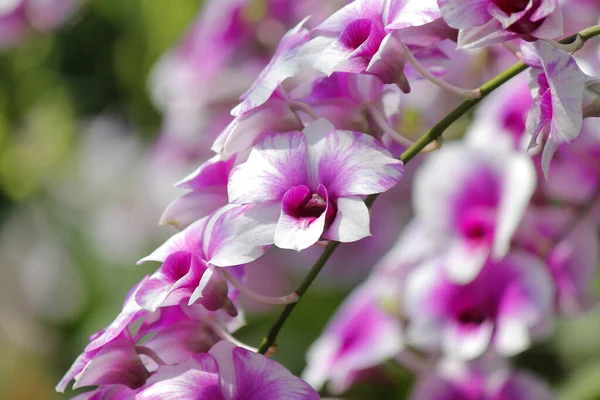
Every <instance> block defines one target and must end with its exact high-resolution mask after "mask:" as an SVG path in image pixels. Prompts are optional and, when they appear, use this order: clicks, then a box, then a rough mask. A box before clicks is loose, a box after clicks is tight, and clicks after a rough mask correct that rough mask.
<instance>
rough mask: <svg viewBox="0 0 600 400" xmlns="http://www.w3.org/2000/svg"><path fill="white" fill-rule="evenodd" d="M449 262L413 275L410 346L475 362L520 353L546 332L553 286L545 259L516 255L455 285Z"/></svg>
mask: <svg viewBox="0 0 600 400" xmlns="http://www.w3.org/2000/svg"><path fill="white" fill-rule="evenodd" d="M444 262H445V261H444V259H438V260H433V261H431V262H428V263H427V264H426V265H423V266H422V267H420V268H418V269H415V270H414V271H413V272H412V273H411V274H410V275H409V277H408V282H407V292H406V299H405V302H406V313H407V315H408V316H409V318H410V323H409V325H408V328H407V340H408V341H409V343H411V344H414V345H415V346H417V347H419V348H422V349H426V350H441V351H442V352H444V354H446V355H448V356H450V357H453V358H459V359H467V360H470V359H475V358H478V357H480V356H481V355H483V354H484V353H485V352H486V351H487V350H488V349H493V350H494V351H495V352H496V353H498V354H500V355H502V356H511V355H514V354H517V353H519V352H521V351H523V350H525V349H527V348H528V347H529V346H530V344H531V341H532V339H533V338H535V337H539V336H540V335H543V334H545V333H546V329H547V326H548V323H549V321H550V318H551V317H552V300H553V296H554V286H553V283H552V279H551V277H550V274H549V273H548V271H547V269H546V267H545V265H544V263H543V261H542V260H540V259H538V258H536V257H534V256H531V255H529V254H526V253H523V252H517V251H513V252H511V253H509V254H508V255H507V256H506V257H505V258H504V259H502V260H500V261H497V262H492V261H488V262H487V263H486V265H485V266H484V268H483V269H482V270H481V272H480V273H479V274H478V275H477V277H476V278H475V279H474V280H473V281H472V282H470V283H467V284H459V283H455V282H453V281H452V280H451V278H450V277H449V276H448V274H447V272H446V271H447V269H446V268H444Z"/></svg>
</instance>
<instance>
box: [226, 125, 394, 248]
mask: <svg viewBox="0 0 600 400" xmlns="http://www.w3.org/2000/svg"><path fill="white" fill-rule="evenodd" d="M402 172H403V164H402V162H401V161H398V160H396V159H394V158H392V157H391V155H390V154H389V153H388V152H387V150H385V149H384V148H383V147H382V146H381V145H380V144H379V143H377V141H376V140H375V139H374V138H372V137H370V136H368V135H365V134H363V133H359V132H350V131H341V130H336V129H335V127H334V126H333V125H332V124H331V123H330V122H328V121H326V120H324V119H321V120H318V121H315V122H314V123H312V124H310V125H308V126H307V127H306V128H305V129H304V131H303V132H288V133H280V134H274V135H271V136H269V137H267V138H265V139H264V140H263V141H262V142H261V143H259V144H258V145H257V146H256V147H254V149H253V150H252V151H251V152H250V155H249V156H248V160H247V161H246V162H245V163H243V164H240V165H238V166H237V167H235V168H234V169H233V171H232V172H231V176H230V178H229V185H228V192H229V201H230V202H231V203H234V204H247V205H250V204H253V205H254V206H255V207H257V208H259V209H260V210H261V213H262V214H263V215H265V216H267V218H268V221H265V222H264V223H265V225H264V226H265V227H266V226H267V224H271V225H270V226H272V228H273V229H272V230H271V234H272V237H271V240H270V243H275V245H276V246H277V247H281V248H284V249H294V250H298V251H300V250H303V249H306V248H308V247H310V246H311V245H313V244H315V243H316V242H317V241H319V240H320V239H321V238H323V239H329V240H337V241H341V242H353V241H356V240H359V239H362V238H364V237H366V236H369V235H370V230H369V210H368V209H367V206H366V205H365V203H364V201H363V198H362V197H361V196H365V195H369V194H374V193H381V192H384V191H386V190H388V189H390V188H391V187H393V186H394V185H395V184H396V183H397V182H398V180H400V178H401V177H402Z"/></svg>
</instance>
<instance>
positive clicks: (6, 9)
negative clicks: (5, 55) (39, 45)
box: [0, 0, 79, 49]
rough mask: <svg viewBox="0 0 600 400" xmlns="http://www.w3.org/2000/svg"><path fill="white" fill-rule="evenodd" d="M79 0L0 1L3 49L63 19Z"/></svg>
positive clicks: (72, 10) (1, 45) (75, 6)
mask: <svg viewBox="0 0 600 400" xmlns="http://www.w3.org/2000/svg"><path fill="white" fill-rule="evenodd" d="M78 3H79V0H2V1H0V49H2V48H6V47H12V46H15V45H17V44H19V43H21V42H22V41H23V40H24V39H25V38H27V37H28V36H30V35H31V34H32V33H34V32H47V31H50V30H53V29H55V28H56V27H58V26H59V25H61V24H62V23H64V22H65V21H66V20H67V19H68V18H69V17H70V16H71V15H72V14H73V13H74V12H75V10H76V8H77V5H78Z"/></svg>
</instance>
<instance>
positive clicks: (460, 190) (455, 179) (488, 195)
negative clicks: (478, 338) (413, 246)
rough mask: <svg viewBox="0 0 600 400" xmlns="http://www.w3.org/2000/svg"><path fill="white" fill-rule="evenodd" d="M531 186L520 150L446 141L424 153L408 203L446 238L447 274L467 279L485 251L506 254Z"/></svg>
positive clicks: (528, 163) (498, 255) (480, 263)
mask: <svg viewBox="0 0 600 400" xmlns="http://www.w3.org/2000/svg"><path fill="white" fill-rule="evenodd" d="M450 166H451V167H450ZM535 185H536V174H535V168H534V166H533V163H532V161H531V159H530V158H529V156H528V155H527V154H525V153H522V152H518V151H513V150H502V149H497V150H495V151H494V150H492V149H490V148H471V147H469V146H465V145H463V144H459V143H452V144H446V145H445V146H444V148H442V150H440V151H439V152H438V153H435V154H432V155H431V156H430V158H429V159H428V160H427V161H426V163H425V164H424V165H423V166H422V168H421V169H420V170H419V171H418V173H417V175H416V177H415V195H414V196H413V204H414V209H415V214H416V217H417V219H418V220H420V221H421V222H422V223H423V224H424V225H425V226H426V227H428V228H427V229H428V230H429V231H431V232H433V233H434V234H435V235H436V237H438V238H440V240H442V241H444V242H445V243H446V245H447V250H446V256H445V257H446V262H445V263H444V265H445V267H446V268H448V273H449V275H450V277H451V278H452V279H454V280H456V281H457V282H469V281H471V280H472V279H474V278H475V277H476V276H477V273H478V272H479V270H480V269H481V267H482V266H483V264H484V263H485V262H486V260H487V259H488V258H489V257H490V256H491V257H492V258H494V259H500V258H502V257H503V256H504V255H506V254H507V252H508V250H509V248H510V241H511V238H512V235H513V234H514V232H515V231H516V229H517V228H518V226H519V224H520V222H521V219H522V217H523V214H524V213H525V210H526V209H527V206H528V204H529V201H530V199H531V196H532V195H533V192H534V190H535Z"/></svg>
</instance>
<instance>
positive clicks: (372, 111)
mask: <svg viewBox="0 0 600 400" xmlns="http://www.w3.org/2000/svg"><path fill="white" fill-rule="evenodd" d="M367 111H368V113H369V115H370V116H371V118H373V121H374V122H375V123H376V124H377V126H378V127H379V128H380V129H381V130H382V131H383V132H384V133H386V134H388V135H389V136H390V137H391V138H392V140H394V141H395V142H398V143H400V144H401V145H403V146H406V147H410V146H412V145H413V144H415V142H413V141H412V140H410V139H408V138H405V137H404V136H402V135H401V134H400V133H399V132H397V131H396V130H395V129H394V128H392V127H391V126H390V124H389V123H388V121H387V119H386V118H385V117H384V116H383V114H381V112H379V110H378V109H377V108H375V107H374V106H373V105H372V104H369V105H368V106H367ZM432 145H433V146H432ZM439 148H440V145H439V143H437V142H432V143H430V144H429V145H427V147H426V148H425V149H423V151H424V152H429V151H435V150H438V149H439Z"/></svg>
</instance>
